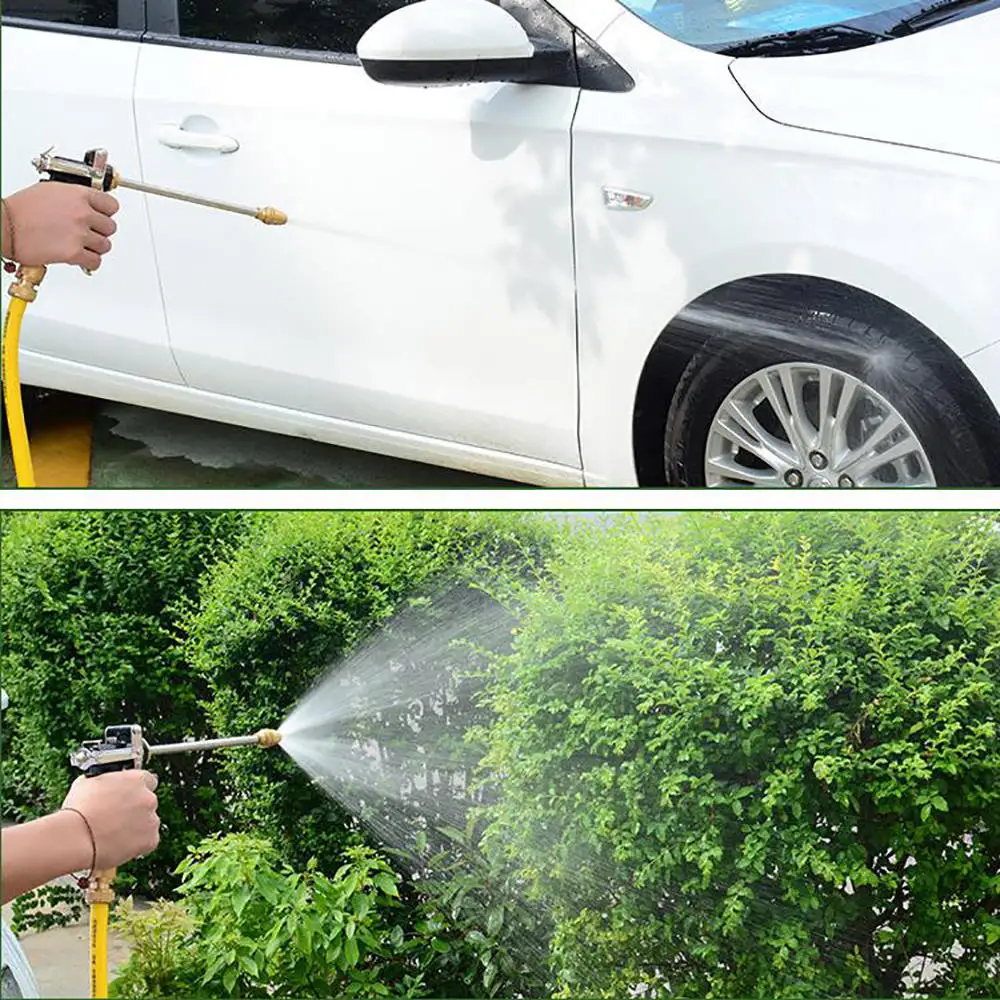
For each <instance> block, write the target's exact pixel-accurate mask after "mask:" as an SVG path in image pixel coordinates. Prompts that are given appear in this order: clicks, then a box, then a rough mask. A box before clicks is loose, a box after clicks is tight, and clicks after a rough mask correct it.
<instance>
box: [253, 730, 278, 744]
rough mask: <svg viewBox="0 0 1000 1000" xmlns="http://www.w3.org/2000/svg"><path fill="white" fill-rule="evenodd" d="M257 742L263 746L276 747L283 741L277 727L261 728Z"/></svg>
mask: <svg viewBox="0 0 1000 1000" xmlns="http://www.w3.org/2000/svg"><path fill="white" fill-rule="evenodd" d="M257 742H258V743H259V744H260V745H261V746H262V747H276V746H277V745H278V744H279V743H280V742H281V733H279V732H278V730H277V729H261V730H260V732H258V733H257Z"/></svg>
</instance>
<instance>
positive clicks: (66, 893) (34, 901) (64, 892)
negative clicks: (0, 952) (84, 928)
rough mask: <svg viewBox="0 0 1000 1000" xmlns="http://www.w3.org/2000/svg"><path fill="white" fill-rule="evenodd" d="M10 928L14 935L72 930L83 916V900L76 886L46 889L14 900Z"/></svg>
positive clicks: (28, 893) (43, 887)
mask: <svg viewBox="0 0 1000 1000" xmlns="http://www.w3.org/2000/svg"><path fill="white" fill-rule="evenodd" d="M12 910H13V913H12V917H11V928H12V929H13V931H14V933H15V934H23V933H24V932H25V931H35V932H39V931H47V930H49V928H51V927H69V926H70V925H71V924H75V923H77V921H79V919H80V917H81V916H82V915H83V897H82V896H81V894H80V890H79V889H78V888H77V887H76V886H75V885H58V884H57V885H43V886H42V887H41V888H39V889H33V890H32V891H31V892H26V893H24V894H23V895H22V896H18V897H17V899H15V900H14V902H13V906H12Z"/></svg>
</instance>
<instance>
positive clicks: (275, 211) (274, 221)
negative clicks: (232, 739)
mask: <svg viewBox="0 0 1000 1000" xmlns="http://www.w3.org/2000/svg"><path fill="white" fill-rule="evenodd" d="M254 218H255V219H258V220H259V221H261V222H263V223H264V225H265V226H283V225H284V224H285V223H286V222H287V221H288V216H287V215H285V213H284V212H282V211H281V209H280V208H270V207H265V208H258V209H257V214H256V215H255V216H254ZM272 731H273V730H272Z"/></svg>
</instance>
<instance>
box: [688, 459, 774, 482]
mask: <svg viewBox="0 0 1000 1000" xmlns="http://www.w3.org/2000/svg"><path fill="white" fill-rule="evenodd" d="M707 464H708V466H709V467H710V468H712V469H714V470H715V471H716V472H718V473H719V475H720V477H722V478H724V479H739V480H743V481H747V480H749V481H750V482H751V483H753V484H754V486H782V485H784V480H782V478H781V476H779V475H778V473H777V472H775V471H774V470H773V469H750V468H747V466H745V465H740V464H739V462H737V461H736V460H735V459H734V458H733V457H732V456H731V455H718V456H716V457H715V458H710V459H709V460H708V463H707ZM720 485H721V484H720Z"/></svg>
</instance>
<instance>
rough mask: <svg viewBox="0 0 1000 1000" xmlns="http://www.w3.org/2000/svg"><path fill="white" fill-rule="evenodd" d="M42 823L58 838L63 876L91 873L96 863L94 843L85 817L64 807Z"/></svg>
mask: <svg viewBox="0 0 1000 1000" xmlns="http://www.w3.org/2000/svg"><path fill="white" fill-rule="evenodd" d="M40 822H42V823H47V824H48V826H49V827H50V831H51V833H52V835H53V837H57V838H58V841H57V842H58V843H59V845H60V859H61V860H62V861H63V865H62V867H64V868H65V871H64V872H63V874H65V875H68V874H69V873H70V872H90V868H91V864H93V861H94V841H93V838H92V837H91V832H90V828H89V826H88V825H87V821H86V820H85V819H84V817H83V815H82V814H81V813H79V812H77V811H76V810H75V809H67V808H65V807H64V808H62V809H60V810H59V811H58V812H55V813H52V815H51V816H46V817H45V818H44V819H42V820H41V821H40Z"/></svg>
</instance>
